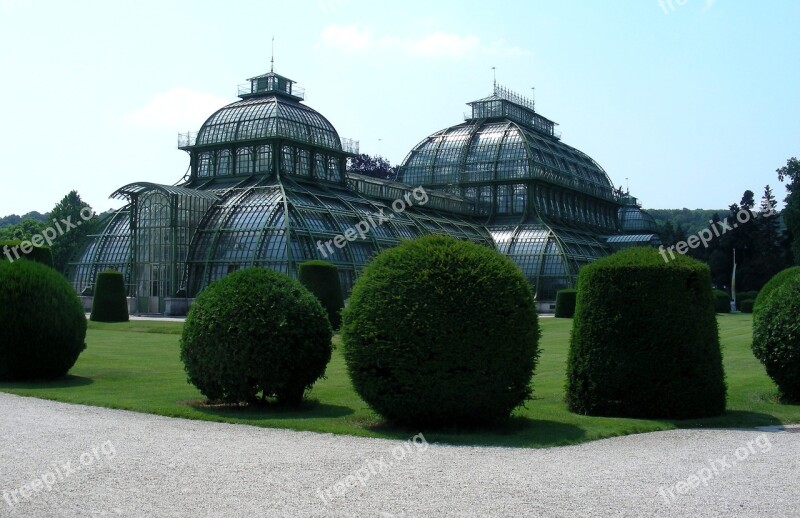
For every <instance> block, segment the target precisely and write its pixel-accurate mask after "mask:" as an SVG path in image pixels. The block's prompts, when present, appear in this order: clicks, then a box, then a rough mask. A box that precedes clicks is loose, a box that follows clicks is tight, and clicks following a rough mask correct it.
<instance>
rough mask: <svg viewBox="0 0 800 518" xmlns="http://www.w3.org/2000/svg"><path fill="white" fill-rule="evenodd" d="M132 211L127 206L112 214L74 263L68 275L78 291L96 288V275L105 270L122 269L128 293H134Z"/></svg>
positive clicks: (120, 270)
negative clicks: (132, 275) (132, 276)
mask: <svg viewBox="0 0 800 518" xmlns="http://www.w3.org/2000/svg"><path fill="white" fill-rule="evenodd" d="M130 211H131V207H130V205H126V206H125V207H123V208H121V209H119V210H118V211H117V212H115V213H114V214H112V215H111V216H109V218H108V220H107V223H106V225H105V227H104V228H103V231H102V232H101V233H100V234H97V235H95V236H92V239H91V241H90V242H89V244H88V245H87V246H86V248H85V249H84V251H83V253H82V254H81V256H80V258H79V259H78V261H77V263H74V264H72V265H71V269H70V274H69V277H70V279H71V280H72V285H73V286H75V289H76V290H77V291H78V292H79V293H80V292H81V291H83V290H84V289H85V288H93V287H94V283H95V280H96V279H97V274H98V273H100V272H102V271H104V270H117V271H119V272H122V273H123V275H124V277H125V282H126V284H127V287H128V294H129V295H131V294H132V293H133V291H134V290H133V287H132V285H131V272H130V268H131V260H132V257H131V250H132V248H131V228H130Z"/></svg>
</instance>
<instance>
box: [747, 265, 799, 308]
mask: <svg viewBox="0 0 800 518" xmlns="http://www.w3.org/2000/svg"><path fill="white" fill-rule="evenodd" d="M798 275H800V266H792V267H791V268H786V269H785V270H781V271H780V272H778V273H776V274H775V275H773V276H772V278H770V280H768V281H767V283H766V284H765V285H764V286H763V287H762V288H761V291H759V292H758V297H756V302H755V304H754V305H753V313H758V310H759V307H760V306H761V304H762V303H763V302H764V301H765V300H767V297H769V295H770V294H771V293H772V292H773V291H775V290H776V289H778V288H779V287H780V286H781V285H783V283H784V282H786V281H788V280H789V279H792V278H794V277H796V276H798Z"/></svg>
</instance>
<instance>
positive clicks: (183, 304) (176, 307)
mask: <svg viewBox="0 0 800 518" xmlns="http://www.w3.org/2000/svg"><path fill="white" fill-rule="evenodd" d="M192 304H194V299H185V298H169V297H168V298H165V299H164V315H165V316H168V317H185V316H186V315H188V314H189V308H191V307H192Z"/></svg>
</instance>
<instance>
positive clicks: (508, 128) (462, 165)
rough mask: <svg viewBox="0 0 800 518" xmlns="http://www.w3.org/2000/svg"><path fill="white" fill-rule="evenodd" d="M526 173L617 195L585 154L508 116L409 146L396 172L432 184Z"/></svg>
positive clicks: (441, 133) (597, 193)
mask: <svg viewBox="0 0 800 518" xmlns="http://www.w3.org/2000/svg"><path fill="white" fill-rule="evenodd" d="M524 178H531V179H542V180H545V181H548V182H550V183H554V184H559V185H562V186H564V187H567V188H571V189H575V190H578V191H581V192H584V193H587V194H591V195H593V196H597V197H601V198H606V199H609V200H614V199H615V197H614V186H613V184H612V183H611V180H610V179H609V178H608V175H607V174H606V172H605V171H604V170H603V169H602V168H601V167H600V166H599V165H598V164H597V163H596V162H595V161H594V160H592V159H591V158H590V157H588V156H587V155H586V154H584V153H582V152H581V151H579V150H577V149H575V148H573V147H570V146H568V145H566V144H564V143H563V142H561V141H559V140H558V139H555V138H552V137H547V136H545V135H542V134H541V133H539V132H536V131H534V130H532V129H530V128H527V127H525V126H522V125H520V124H517V123H516V122H513V121H508V120H500V121H498V120H494V119H491V120H476V121H471V122H466V123H463V124H460V125H458V126H453V127H451V128H447V129H444V130H441V131H438V132H436V133H434V134H433V135H431V136H429V137H427V138H426V139H425V140H423V141H422V142H420V143H419V144H417V145H416V146H415V147H414V149H412V150H411V152H410V153H409V154H408V156H407V157H406V159H405V160H404V161H403V164H402V165H401V167H400V172H399V174H398V180H399V181H402V182H405V183H409V184H415V185H430V186H443V185H448V184H452V183H454V182H458V183H460V184H461V185H465V184H470V183H482V182H488V181H498V180H500V181H501V180H511V179H524Z"/></svg>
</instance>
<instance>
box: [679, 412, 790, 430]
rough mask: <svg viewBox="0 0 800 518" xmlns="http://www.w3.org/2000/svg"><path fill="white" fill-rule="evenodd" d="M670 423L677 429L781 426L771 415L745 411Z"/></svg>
mask: <svg viewBox="0 0 800 518" xmlns="http://www.w3.org/2000/svg"><path fill="white" fill-rule="evenodd" d="M670 422H672V423H673V424H674V425H675V426H677V427H678V428H755V427H756V426H774V425H779V424H781V421H780V420H779V419H778V418H777V417H775V416H773V415H770V414H764V413H761V412H748V411H746V410H729V411H727V412H725V413H724V414H722V415H721V416H719V417H710V418H708V417H707V418H704V419H687V420H685V421H670Z"/></svg>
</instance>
